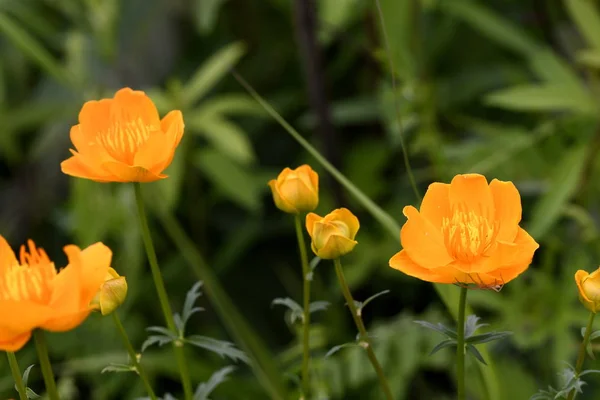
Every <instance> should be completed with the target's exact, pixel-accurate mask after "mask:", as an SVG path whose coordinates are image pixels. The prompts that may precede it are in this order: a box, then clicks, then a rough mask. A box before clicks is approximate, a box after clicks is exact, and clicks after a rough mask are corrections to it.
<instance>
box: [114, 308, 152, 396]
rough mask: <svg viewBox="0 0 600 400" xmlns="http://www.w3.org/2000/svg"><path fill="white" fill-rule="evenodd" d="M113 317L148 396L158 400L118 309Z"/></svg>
mask: <svg viewBox="0 0 600 400" xmlns="http://www.w3.org/2000/svg"><path fill="white" fill-rule="evenodd" d="M112 317H113V321H114V322H115V325H116V327H117V330H118V331H119V334H120V335H121V339H123V344H124V345H125V348H126V349H127V353H129V358H130V359H131V363H132V364H133V366H134V367H135V371H136V372H137V374H138V375H139V376H140V378H142V382H143V383H144V387H145V388H146V392H147V393H148V396H150V399H152V400H157V398H156V394H155V393H154V390H152V385H150V381H148V377H147V376H146V373H145V372H144V369H143V368H142V365H141V364H140V363H139V361H138V357H137V353H136V351H135V349H134V348H133V346H132V345H131V341H130V340H129V336H127V331H125V327H123V324H122V323H121V319H120V318H119V316H118V315H117V312H116V311H114V312H113V313H112Z"/></svg>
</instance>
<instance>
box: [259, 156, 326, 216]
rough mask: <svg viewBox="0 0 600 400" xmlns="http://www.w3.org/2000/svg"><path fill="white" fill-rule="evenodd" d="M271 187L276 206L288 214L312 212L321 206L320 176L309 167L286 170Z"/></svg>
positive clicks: (273, 180) (271, 182)
mask: <svg viewBox="0 0 600 400" xmlns="http://www.w3.org/2000/svg"><path fill="white" fill-rule="evenodd" d="M269 186H270V187H271V191H272V192H273V201H275V205H276V206H277V208H279V209H280V210H281V211H284V212H286V213H290V214H298V213H301V212H308V211H312V210H314V209H315V208H317V205H318V204H319V175H317V173H316V172H315V171H313V169H312V168H311V167H310V166H308V165H302V166H300V167H298V168H296V169H294V170H292V169H290V168H285V169H284V170H283V171H281V173H280V174H279V176H278V177H277V179H272V180H270V181H269Z"/></svg>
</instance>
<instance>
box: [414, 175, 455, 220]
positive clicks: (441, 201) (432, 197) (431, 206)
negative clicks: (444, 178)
mask: <svg viewBox="0 0 600 400" xmlns="http://www.w3.org/2000/svg"><path fill="white" fill-rule="evenodd" d="M419 213H420V214H421V216H422V217H423V218H426V219H427V220H428V221H429V222H431V223H432V224H433V226H434V227H436V228H437V229H438V230H441V228H442V221H443V220H444V218H448V217H449V216H450V185H449V184H447V183H439V182H435V183H432V184H431V185H429V188H428V189H427V192H426V193H425V197H423V202H422V203H421V208H420V210H419Z"/></svg>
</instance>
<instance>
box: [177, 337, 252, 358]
mask: <svg viewBox="0 0 600 400" xmlns="http://www.w3.org/2000/svg"><path fill="white" fill-rule="evenodd" d="M185 343H189V344H191V345H193V346H196V347H200V348H202V349H205V350H208V351H212V352H213V353H216V354H218V355H220V356H221V357H223V358H225V357H229V358H230V359H232V360H233V361H238V360H239V361H243V362H245V363H246V364H248V363H250V360H249V359H248V357H247V356H246V354H244V352H243V351H241V350H239V349H238V348H236V347H235V345H234V344H233V343H231V342H226V341H223V340H218V339H213V338H210V337H206V336H200V335H192V336H188V337H187V338H185Z"/></svg>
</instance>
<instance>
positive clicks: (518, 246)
mask: <svg viewBox="0 0 600 400" xmlns="http://www.w3.org/2000/svg"><path fill="white" fill-rule="evenodd" d="M403 213H404V215H405V216H406V217H407V218H408V221H406V223H405V224H404V226H403V227H402V231H401V232H400V241H401V242H402V247H403V248H404V249H403V250H402V251H400V252H399V253H398V254H396V255H395V256H394V257H392V259H391V260H390V266H391V267H392V268H395V269H397V270H400V271H402V272H404V273H405V274H407V275H410V276H414V277H416V278H419V279H422V280H424V281H429V282H438V283H457V284H475V285H477V286H479V287H482V288H494V287H497V286H500V287H501V285H504V284H505V283H507V282H509V281H511V280H512V279H514V278H516V277H517V276H518V275H519V274H521V273H522V272H523V271H525V270H526V269H527V267H528V266H529V264H530V263H531V260H532V258H533V253H534V252H535V250H536V249H537V248H538V247H539V245H538V244H537V243H536V242H535V240H533V238H532V237H531V236H529V234H528V233H527V232H525V230H523V229H522V228H520V227H519V222H520V221H521V197H520V195H519V192H518V191H517V188H515V186H514V185H513V183H512V182H502V181H499V180H497V179H494V180H492V182H491V183H490V184H489V185H488V183H487V180H486V178H485V177H484V176H482V175H479V174H466V175H457V176H455V177H454V179H452V183H450V184H444V183H433V184H431V185H430V186H429V189H428V190H427V193H426V194H425V197H424V198H423V202H422V204H421V209H420V210H417V209H416V208H414V207H412V206H408V207H404V210H403Z"/></svg>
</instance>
